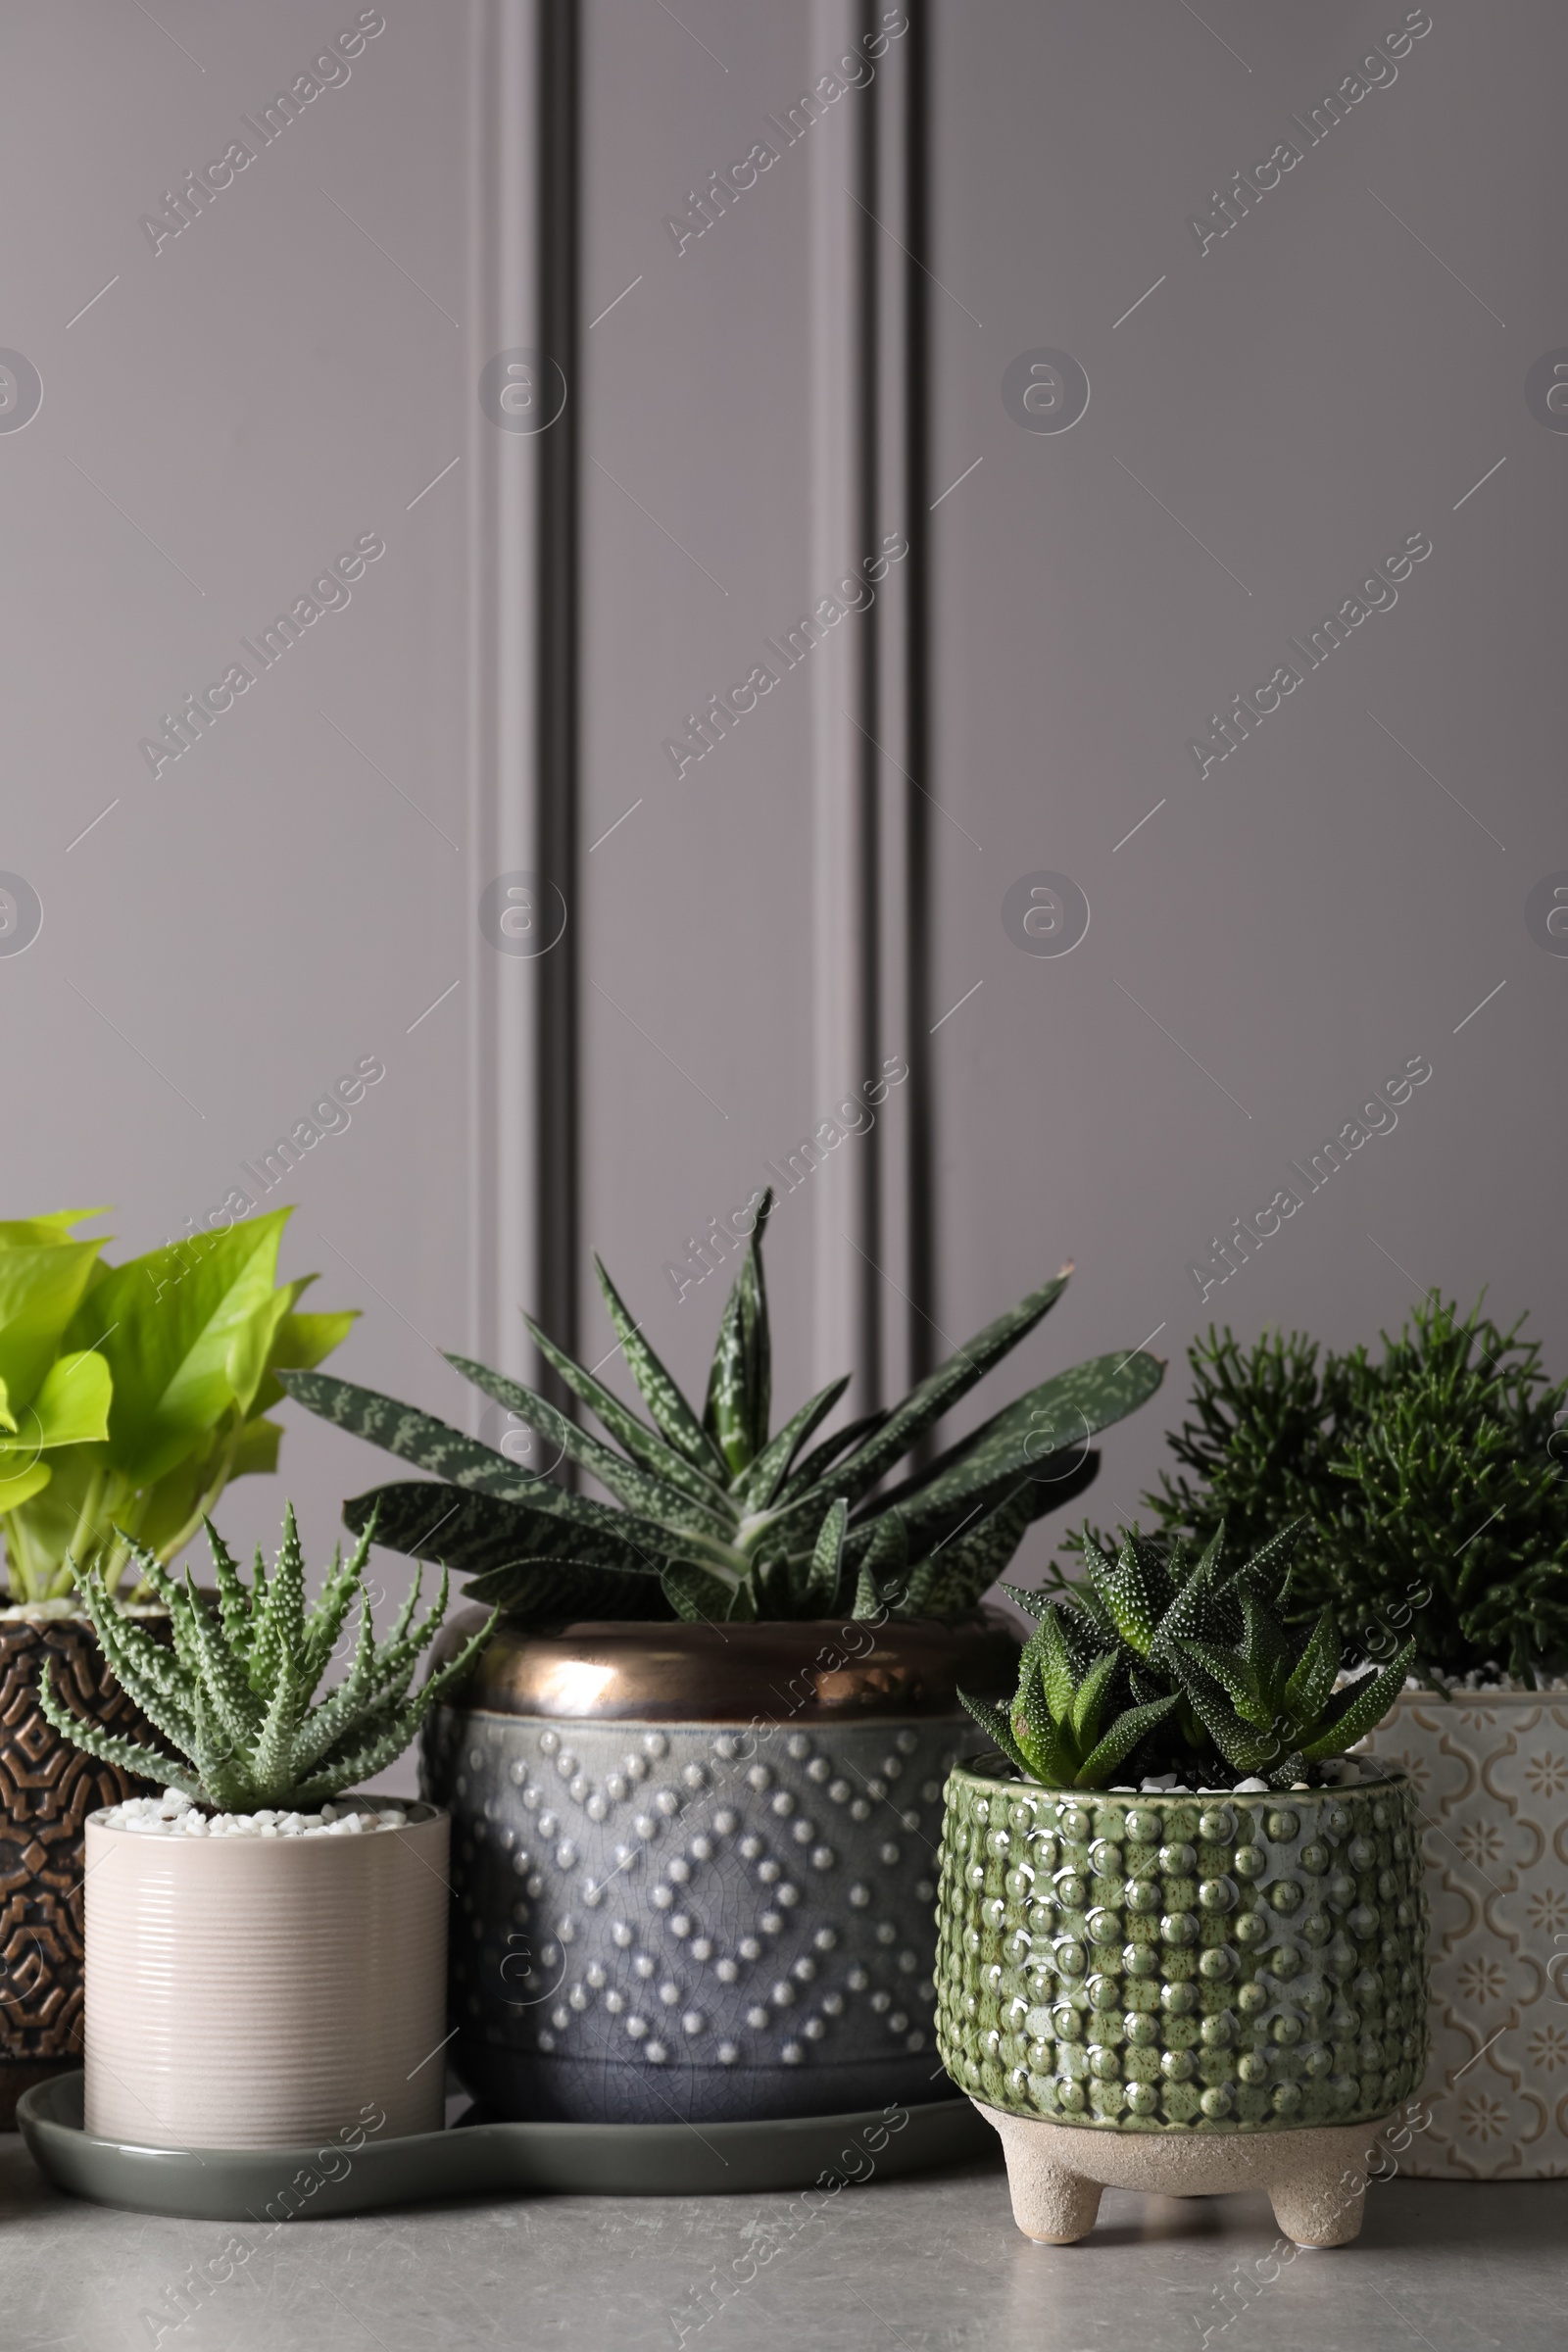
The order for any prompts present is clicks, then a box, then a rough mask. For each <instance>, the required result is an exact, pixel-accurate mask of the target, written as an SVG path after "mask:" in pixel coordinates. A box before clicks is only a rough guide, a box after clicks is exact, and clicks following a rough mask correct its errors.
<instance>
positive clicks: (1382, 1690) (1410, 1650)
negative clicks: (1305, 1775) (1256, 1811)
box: [1301, 1642, 1415, 1764]
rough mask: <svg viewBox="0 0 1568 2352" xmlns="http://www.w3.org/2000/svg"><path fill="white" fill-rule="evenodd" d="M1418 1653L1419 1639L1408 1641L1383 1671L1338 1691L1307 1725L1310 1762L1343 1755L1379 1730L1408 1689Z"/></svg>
mask: <svg viewBox="0 0 1568 2352" xmlns="http://www.w3.org/2000/svg"><path fill="white" fill-rule="evenodd" d="M1414 1656H1415V1643H1414V1642H1406V1643H1405V1645H1404V1647H1403V1649H1401V1650H1400V1652H1399V1654H1398V1656H1397V1658H1391V1659H1390V1661H1389V1663H1388V1665H1387V1666H1385V1667H1384V1669H1383V1671H1382V1673H1381V1674H1373V1675H1368V1676H1367V1677H1366V1678H1365V1679H1364V1680H1363V1681H1361V1682H1359V1683H1350V1684H1348V1686H1347V1687H1346V1689H1345V1690H1343V1691H1336V1693H1335V1695H1334V1697H1333V1698H1331V1699H1330V1700H1329V1702H1328V1704H1327V1706H1325V1707H1324V1708H1323V1709H1322V1711H1321V1712H1320V1713H1319V1714H1318V1716H1317V1717H1316V1719H1315V1721H1313V1722H1312V1723H1311V1724H1310V1726H1308V1727H1304V1728H1305V1730H1306V1737H1305V1738H1304V1739H1303V1740H1302V1743H1301V1753H1302V1754H1303V1755H1304V1756H1305V1757H1306V1759H1307V1762H1308V1763H1310V1764H1316V1763H1320V1762H1321V1761H1322V1759H1323V1758H1324V1757H1325V1756H1343V1755H1344V1754H1345V1752H1346V1750H1347V1748H1350V1747H1353V1746H1354V1745H1355V1743H1356V1741H1357V1740H1364V1739H1365V1738H1366V1736H1367V1734H1368V1732H1371V1731H1375V1730H1376V1729H1377V1727H1378V1725H1379V1724H1380V1723H1381V1722H1382V1721H1383V1718H1384V1716H1385V1715H1386V1714H1387V1713H1388V1711H1389V1709H1390V1708H1391V1707H1392V1706H1393V1704H1394V1702H1395V1700H1396V1699H1397V1697H1398V1695H1399V1692H1400V1691H1402V1690H1403V1689H1404V1682H1405V1677H1406V1675H1407V1674H1408V1673H1409V1671H1410V1662H1411V1660H1412V1659H1413V1658H1414Z"/></svg>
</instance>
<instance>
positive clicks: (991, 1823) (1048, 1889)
mask: <svg viewBox="0 0 1568 2352" xmlns="http://www.w3.org/2000/svg"><path fill="white" fill-rule="evenodd" d="M939 1916H940V1940H939V1947H938V1962H937V1975H938V1984H939V1987H940V1990H939V2003H938V2040H939V2044H940V2047H941V2051H942V2056H943V2058H944V2060H945V2062H946V2064H947V2067H948V2070H949V2072H950V2073H951V2074H952V2075H953V2077H954V2079H955V2081H956V2082H958V2083H960V2084H961V2085H962V2086H963V2088H964V2089H966V2090H968V2091H971V2092H973V2094H974V2095H975V2096H976V2097H977V2098H981V2099H984V2100H985V2101H986V2102H987V2103H988V2104H989V2105H990V2106H993V2107H1001V2108H1005V2109H1008V2110H1010V2111H1011V2112H1013V2113H1014V2114H1020V2115H1045V2116H1050V2117H1051V2118H1053V2120H1054V2121H1055V2122H1057V2123H1065V2124H1082V2125H1085V2126H1090V2127H1094V2126H1100V2127H1102V2128H1104V2129H1109V2130H1114V2131H1280V2130H1285V2129H1291V2128H1296V2127H1299V2126H1303V2125H1322V2124H1351V2123H1359V2122H1361V2121H1363V2120H1370V2119H1373V2118H1376V2117H1380V2116H1384V2115H1387V2114H1388V2113H1389V2111H1390V2110H1391V2108H1394V2107H1397V2105H1398V2103H1399V2102H1400V2100H1401V2099H1403V2098H1405V2097H1407V2096H1408V2095H1409V2093H1410V2092H1411V2091H1412V2090H1414V2088H1415V2087H1416V2085H1417V2084H1418V2083H1419V2082H1420V2081H1421V2077H1422V2073H1423V2070H1424V2068H1425V2065H1426V2055H1427V1967H1426V1933H1427V1912H1426V1899H1425V1895H1424V1893H1423V1890H1422V1880H1421V1859H1420V1851H1419V1845H1418V1841H1417V1836H1416V1828H1415V1813H1414V1806H1413V1802H1412V1799H1411V1795H1410V1791H1409V1789H1408V1788H1407V1787H1406V1786H1405V1785H1404V1783H1403V1782H1402V1781H1398V1780H1392V1781H1388V1782H1383V1783H1375V1784H1371V1785H1369V1786H1367V1787H1366V1788H1364V1789H1312V1790H1289V1791H1282V1792H1279V1793H1276V1794H1271V1795H1269V1796H1267V1797H1250V1796H1226V1797H1219V1796H1200V1797H1186V1798H1183V1797H1169V1796H1131V1795H1129V1796H1114V1795H1106V1794H1103V1793H1102V1792H1100V1791H1095V1792H1092V1793H1090V1792H1085V1793H1081V1794H1070V1795H1058V1794H1057V1793H1056V1792H1054V1791H1053V1790H1046V1789H1042V1790H1037V1791H1035V1792H1033V1793H1025V1792H1024V1789H1023V1787H1022V1786H1021V1784H1018V1783H1008V1782H1001V1781H990V1780H982V1779H980V1778H979V1777H978V1776H977V1775H975V1774H973V1773H968V1772H961V1771H960V1772H955V1773H954V1775H953V1777H952V1779H951V1781H950V1782H949V1784H948V1806H947V1820H946V1825H945V1829H944V1834H943V1860H942V1907H941V1912H940V1915H939Z"/></svg>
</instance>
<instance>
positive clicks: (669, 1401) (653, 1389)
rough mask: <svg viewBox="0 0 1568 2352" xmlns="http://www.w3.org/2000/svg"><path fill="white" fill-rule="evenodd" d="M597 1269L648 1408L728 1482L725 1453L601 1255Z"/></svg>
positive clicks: (680, 1446) (682, 1449) (682, 1447)
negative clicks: (651, 1341) (667, 1367)
mask: <svg viewBox="0 0 1568 2352" xmlns="http://www.w3.org/2000/svg"><path fill="white" fill-rule="evenodd" d="M594 1272H595V1273H596V1274H597V1275H598V1277H599V1288H600V1290H601V1291H602V1292H603V1293H604V1299H605V1304H606V1305H607V1306H608V1307H609V1309H610V1319H611V1321H612V1322H613V1325H614V1326H615V1337H616V1339H617V1340H619V1342H620V1346H621V1352H622V1353H623V1354H624V1356H625V1358H626V1364H627V1368H628V1370H629V1371H630V1373H631V1376H632V1378H633V1380H634V1381H635V1382H636V1383H637V1386H638V1388H639V1389H640V1390H641V1391H642V1397H643V1402H644V1403H645V1404H646V1405H647V1407H648V1410H649V1411H650V1412H651V1413H652V1414H653V1417H654V1419H655V1421H657V1423H658V1424H659V1426H660V1428H661V1429H662V1431H663V1433H664V1435H665V1437H666V1438H667V1439H668V1440H669V1442H670V1444H671V1445H672V1446H674V1447H675V1449H676V1451H677V1452H678V1453H683V1454H684V1455H685V1457H686V1459H687V1460H688V1461H689V1462H692V1463H694V1464H695V1465H696V1467H697V1468H698V1469H699V1470H707V1471H709V1472H710V1473H711V1474H712V1475H714V1476H716V1477H717V1478H718V1479H720V1480H721V1481H723V1482H724V1483H726V1484H727V1483H728V1471H727V1467H726V1464H725V1461H724V1457H723V1455H722V1454H721V1453H720V1452H719V1450H718V1447H717V1446H715V1445H714V1444H713V1441H712V1439H711V1437H710V1436H709V1435H708V1432H707V1431H706V1430H705V1429H704V1427H703V1425H702V1423H701V1422H700V1421H699V1420H698V1418H697V1415H696V1414H695V1413H694V1412H693V1411H692V1408H691V1406H690V1405H689V1404H688V1403H687V1401H686V1399H685V1397H683V1396H682V1395H681V1392H680V1390H679V1389H678V1388H677V1386H676V1384H675V1382H674V1381H673V1380H672V1379H671V1378H670V1376H669V1374H668V1373H667V1372H666V1371H665V1369H664V1367H663V1365H662V1363H661V1362H660V1359H659V1357H658V1355H657V1354H656V1353H655V1351H654V1349H653V1348H652V1347H650V1345H649V1343H648V1342H647V1341H646V1340H645V1339H644V1338H643V1336H642V1331H641V1328H640V1326H639V1325H638V1324H636V1323H634V1322H633V1320H632V1317H631V1314H630V1312H629V1311H628V1309H627V1306H626V1303H625V1300H624V1299H622V1298H621V1295H620V1293H619V1292H618V1291H617V1290H616V1288H615V1286H614V1284H613V1282H612V1281H611V1279H610V1275H609V1273H608V1271H607V1270H606V1267H605V1263H604V1260H603V1259H602V1258H600V1257H598V1256H596V1257H595V1258H594Z"/></svg>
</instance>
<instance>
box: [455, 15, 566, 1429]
mask: <svg viewBox="0 0 1568 2352" xmlns="http://www.w3.org/2000/svg"><path fill="white" fill-rule="evenodd" d="M535 7H536V0H471V4H470V9H469V28H470V34H471V42H472V57H473V81H472V89H471V100H470V104H471V120H472V124H473V138H472V156H473V164H472V185H471V202H472V235H471V239H470V245H471V253H472V262H471V294H470V298H469V316H470V318H471V319H472V321H473V325H472V329H471V340H470V343H469V347H468V354H467V363H468V364H467V382H466V413H467V429H468V439H467V450H468V454H469V459H470V463H468V464H467V465H466V466H465V468H464V473H465V475H466V492H467V502H468V503H467V512H468V546H469V566H468V601H469V631H468V644H469V677H468V691H469V698H470V699H469V813H470V829H469V830H470V841H471V844H472V847H471V851H470V858H469V865H468V872H467V877H466V883H467V919H468V923H469V932H468V939H469V948H468V973H467V978H468V987H467V990H466V996H467V1000H468V1004H467V1010H468V1039H469V1102H470V1104H471V1109H470V1154H469V1165H470V1170H471V1174H470V1187H469V1201H470V1209H469V1247H468V1282H469V1313H468V1325H469V1333H470V1341H469V1345H470V1347H471V1349H472V1352H473V1354H474V1355H475V1356H477V1357H478V1359H479V1360H480V1361H481V1362H482V1363H487V1364H495V1365H496V1366H497V1367H498V1368H499V1369H500V1370H502V1371H504V1372H508V1373H511V1374H512V1375H514V1377H515V1378H519V1379H529V1378H531V1377H532V1374H533V1349H532V1347H531V1345H530V1343H529V1341H528V1336H527V1333H526V1332H525V1330H524V1329H523V1326H522V1321H521V1318H520V1316H519V1315H518V1312H517V1308H518V1305H519V1303H526V1304H529V1305H531V1304H532V1303H533V1302H534V1299H535V1297H536V1291H535V1281H536V1274H535V1266H536V1260H537V1255H538V1249H537V1238H536V1237H537V1236H538V1234H539V1232H540V1231H541V1230H542V1224H541V1218H542V1210H541V1184H542V1170H541V1165H540V1158H539V1153H538V1151H537V1149H536V1143H535V1138H536V1132H537V1128H538V1124H539V1122H538V1115H537V1114H538V1102H539V1098H540V1095H541V1091H542V1090H541V1087H540V1083H539V1075H538V1063H539V1058H540V1055H539V1048H540V1043H541V1040H540V1036H539V1027H540V1024H539V1022H538V1020H537V1018H536V1013H535V1003H536V996H537V986H536V975H537V973H538V971H539V969H540V967H539V965H537V964H534V963H529V962H526V961H522V960H520V959H517V958H515V957H512V956H500V955H498V954H497V953H496V951H495V949H494V948H493V947H492V946H491V945H490V944H489V942H488V941H486V940H485V939H483V938H482V937H481V935H480V932H479V925H478V920H477V913H478V905H479V900H480V897H481V895H482V893H483V892H484V890H485V889H486V888H487V887H488V885H489V884H490V883H491V882H492V881H493V880H494V879H495V877H496V875H498V874H503V873H518V872H532V871H534V870H536V869H537V868H538V866H539V864H540V845H539V825H538V818H537V811H536V808H535V800H534V769H535V765H536V759H535V747H536V743H537V739H538V733H539V722H538V709H537V704H538V693H539V655H540V647H539V644H538V641H537V635H536V632H535V630H534V626H533V618H532V615H533V612H534V606H535V580H534V564H533V560H532V554H531V551H532V549H533V547H534V544H535V540H536V536H537V529H538V508H539V460H538V453H539V448H540V443H539V441H537V440H535V439H532V438H529V437H527V436H525V435H520V434H515V433H504V432H500V431H498V430H497V429H496V427H495V425H494V424H493V423H492V422H491V421H490V420H489V419H488V418H487V417H485V416H484V415H483V414H482V412H481V410H480V407H479V401H478V392H477V387H478V379H479V373H480V370H481V369H482V368H483V367H484V365H485V363H486V361H487V360H489V359H490V358H491V357H492V356H493V355H494V354H495V353H496V352H500V351H508V350H513V349H516V348H523V349H529V350H531V349H535V348H537V346H538V345H539V344H540V343H541V342H542V341H543V339H544V338H543V335H542V332H541V330H540V321H539V317H538V312H537V309H536V307H535V300H536V292H535V290H536V282H537V277H538V261H539V250H540V236H539V222H538V202H539V174H538V172H537V171H536V169H535V164H534V139H533V125H534V122H535V120H536V117H537V115H538V112H539V99H538V68H539V62H540V60H539V40H538V32H537V23H536V15H535ZM544 439H546V440H548V439H549V435H548V434H547V435H545V436H544ZM544 960H545V962H547V963H548V962H549V961H550V960H551V958H550V957H548V956H547V957H546V958H545V959H544ZM479 1410H480V1407H479V1405H478V1404H477V1403H475V1404H474V1406H473V1411H474V1414H475V1416H477V1415H478V1413H479Z"/></svg>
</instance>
